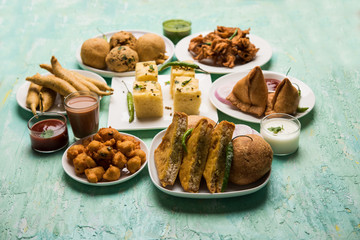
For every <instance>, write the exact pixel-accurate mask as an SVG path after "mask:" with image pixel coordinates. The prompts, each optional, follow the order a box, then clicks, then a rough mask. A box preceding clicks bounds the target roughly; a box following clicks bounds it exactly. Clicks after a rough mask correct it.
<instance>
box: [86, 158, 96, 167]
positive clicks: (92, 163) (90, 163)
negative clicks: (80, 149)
mask: <svg viewBox="0 0 360 240" xmlns="http://www.w3.org/2000/svg"><path fill="white" fill-rule="evenodd" d="M85 160H86V165H87V166H88V168H94V167H96V166H97V165H96V162H95V161H94V159H92V158H91V157H89V156H87V157H86V159H85Z"/></svg>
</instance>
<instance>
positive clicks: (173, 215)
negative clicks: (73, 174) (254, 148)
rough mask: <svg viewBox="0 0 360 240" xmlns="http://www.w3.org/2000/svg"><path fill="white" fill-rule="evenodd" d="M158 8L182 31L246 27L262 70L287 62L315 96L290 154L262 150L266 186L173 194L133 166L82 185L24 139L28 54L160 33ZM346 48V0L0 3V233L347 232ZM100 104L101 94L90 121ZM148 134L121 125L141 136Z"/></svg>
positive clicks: (351, 146) (352, 115)
mask: <svg viewBox="0 0 360 240" xmlns="http://www.w3.org/2000/svg"><path fill="white" fill-rule="evenodd" d="M172 18H183V19H188V20H191V21H192V30H193V33H196V32H200V31H204V30H211V29H214V28H215V27H216V26H217V25H224V26H239V27H241V28H248V27H251V33H253V34H255V35H258V36H260V37H262V38H264V39H266V40H267V41H268V42H269V43H270V44H271V46H272V47H273V51H274V52H273V57H272V59H271V61H270V62H269V63H268V64H267V65H266V66H264V69H266V70H271V71H277V72H281V73H286V71H287V70H288V69H289V68H290V67H291V72H290V75H291V76H294V77H296V78H298V79H299V80H301V81H303V82H305V83H306V84H307V85H309V86H310V87H311V88H312V89H313V91H314V93H315V95H316V106H315V109H314V110H313V111H312V113H311V114H309V115H307V116H306V117H304V118H302V119H301V123H302V127H303V129H302V133H301V140H300V149H299V151H298V152H297V153H295V154H293V155H291V156H289V157H282V158H280V157H274V161H273V168H272V169H273V170H272V175H271V180H270V182H269V184H268V185H267V186H266V187H265V188H264V189H262V190H261V191H259V192H257V193H255V194H252V195H249V196H244V197H238V198H232V199H219V200H194V199H181V198H175V197H171V196H168V195H165V194H163V193H162V192H160V191H158V190H157V189H156V188H155V187H154V186H153V184H152V183H151V180H150V178H149V174H148V172H147V171H143V172H142V173H141V174H140V175H139V176H138V177H137V178H135V179H133V180H130V181H129V182H126V183H124V184H120V185H116V186H112V187H106V188H98V187H89V186H85V185H82V184H79V183H77V182H74V181H73V180H72V179H70V178H69V177H68V176H67V175H66V174H65V173H64V171H63V169H62V166H61V156H62V153H63V152H62V151H61V152H58V153H54V154H48V155H43V154H37V153H35V152H33V151H32V150H31V148H30V141H29V136H28V131H27V127H26V122H27V120H28V119H29V118H30V117H31V114H30V113H28V112H26V111H24V110H23V109H21V108H20V107H18V105H17V103H16V99H15V95H16V91H17V89H18V88H19V87H20V85H21V84H22V83H23V82H24V81H25V77H26V76H29V75H33V74H35V73H36V72H40V73H41V72H43V71H42V70H41V69H40V68H39V67H38V65H39V64H40V63H49V61H50V57H51V56H52V55H55V56H56V57H57V58H58V59H59V61H60V62H61V63H62V65H63V66H65V67H66V68H79V66H78V65H77V63H76V60H75V51H76V49H77V48H78V47H79V46H80V45H81V43H82V42H83V41H84V40H85V39H87V38H90V37H92V36H94V35H97V34H98V33H99V32H98V30H97V29H98V28H99V29H101V31H103V32H110V31H115V30H121V29H140V30H148V31H152V32H156V33H159V34H161V33H162V25H161V23H162V21H164V20H167V19H172ZM359 45H360V4H359V2H358V1H357V0H349V1H345V0H344V1H340V0H333V1H326V0H317V1H311V0H305V1H296V0H282V1H281V0H274V1H260V0H258V1H240V0H239V1H229V0H224V1H215V0H208V1H189V0H182V1H172V0H171V1H166V0H159V1H155V0H143V1H80V0H78V1H75V0H74V1H59V0H58V1H45V0H43V1H40V0H33V1H19V0H18V1H9V0H4V1H1V2H0V62H1V64H0V116H1V124H0V132H1V136H0V163H1V167H0V219H1V220H0V239H17V238H19V239H69V238H73V239H84V238H86V239H159V238H161V239H360V208H359V206H360V175H359V172H360V164H359V162H360V157H359V156H360V146H359V138H360V123H359V117H360V115H359V112H360V105H359V102H360V79H359V69H360V48H359ZM218 77H219V76H212V78H213V80H216V79H217V78H218ZM107 81H108V83H109V84H110V83H111V79H107ZM108 105H109V98H105V99H104V100H102V103H101V119H100V123H101V126H103V127H104V126H106V124H107V111H108ZM219 117H220V119H227V120H231V121H234V122H235V123H244V122H242V121H239V120H235V119H232V118H231V117H228V116H226V115H225V114H222V113H219ZM248 125H250V126H251V127H253V128H255V129H257V130H259V126H258V125H256V124H248ZM156 132H157V131H145V132H142V131H137V132H131V133H133V134H135V135H137V136H140V137H142V138H144V140H145V141H146V143H147V144H148V145H149V146H150V143H151V140H152V137H153V136H154V135H155V134H156Z"/></svg>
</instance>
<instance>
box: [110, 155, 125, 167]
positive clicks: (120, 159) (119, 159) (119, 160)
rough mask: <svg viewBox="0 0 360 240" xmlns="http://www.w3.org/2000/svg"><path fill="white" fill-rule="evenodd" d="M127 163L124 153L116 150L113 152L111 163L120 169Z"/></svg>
mask: <svg viewBox="0 0 360 240" xmlns="http://www.w3.org/2000/svg"><path fill="white" fill-rule="evenodd" d="M126 163H127V159H126V157H125V155H124V154H122V153H121V152H117V153H115V155H114V157H113V159H112V164H113V165H114V166H116V167H118V168H120V169H123V168H124V167H125V165H126Z"/></svg>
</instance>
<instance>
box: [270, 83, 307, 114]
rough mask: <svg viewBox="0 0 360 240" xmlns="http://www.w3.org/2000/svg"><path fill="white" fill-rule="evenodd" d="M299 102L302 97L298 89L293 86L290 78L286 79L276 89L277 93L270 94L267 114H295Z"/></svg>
mask: <svg viewBox="0 0 360 240" xmlns="http://www.w3.org/2000/svg"><path fill="white" fill-rule="evenodd" d="M299 101H300V95H299V91H298V89H297V88H296V87H294V86H293V85H292V83H291V82H290V80H289V79H288V78H285V79H284V80H282V81H281V83H280V84H279V85H278V86H277V87H276V89H275V93H273V94H269V99H268V106H267V109H266V112H265V114H266V115H269V114H272V113H287V114H295V113H296V110H297V107H298V105H299Z"/></svg>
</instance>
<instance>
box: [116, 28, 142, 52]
mask: <svg viewBox="0 0 360 240" xmlns="http://www.w3.org/2000/svg"><path fill="white" fill-rule="evenodd" d="M136 41H137V40H136V38H135V37H134V35H133V34H132V33H130V32H126V31H120V32H117V33H115V34H114V35H112V36H111V38H110V48H111V49H113V48H114V47H120V46H128V47H130V48H131V49H134V50H135V45H136Z"/></svg>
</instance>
